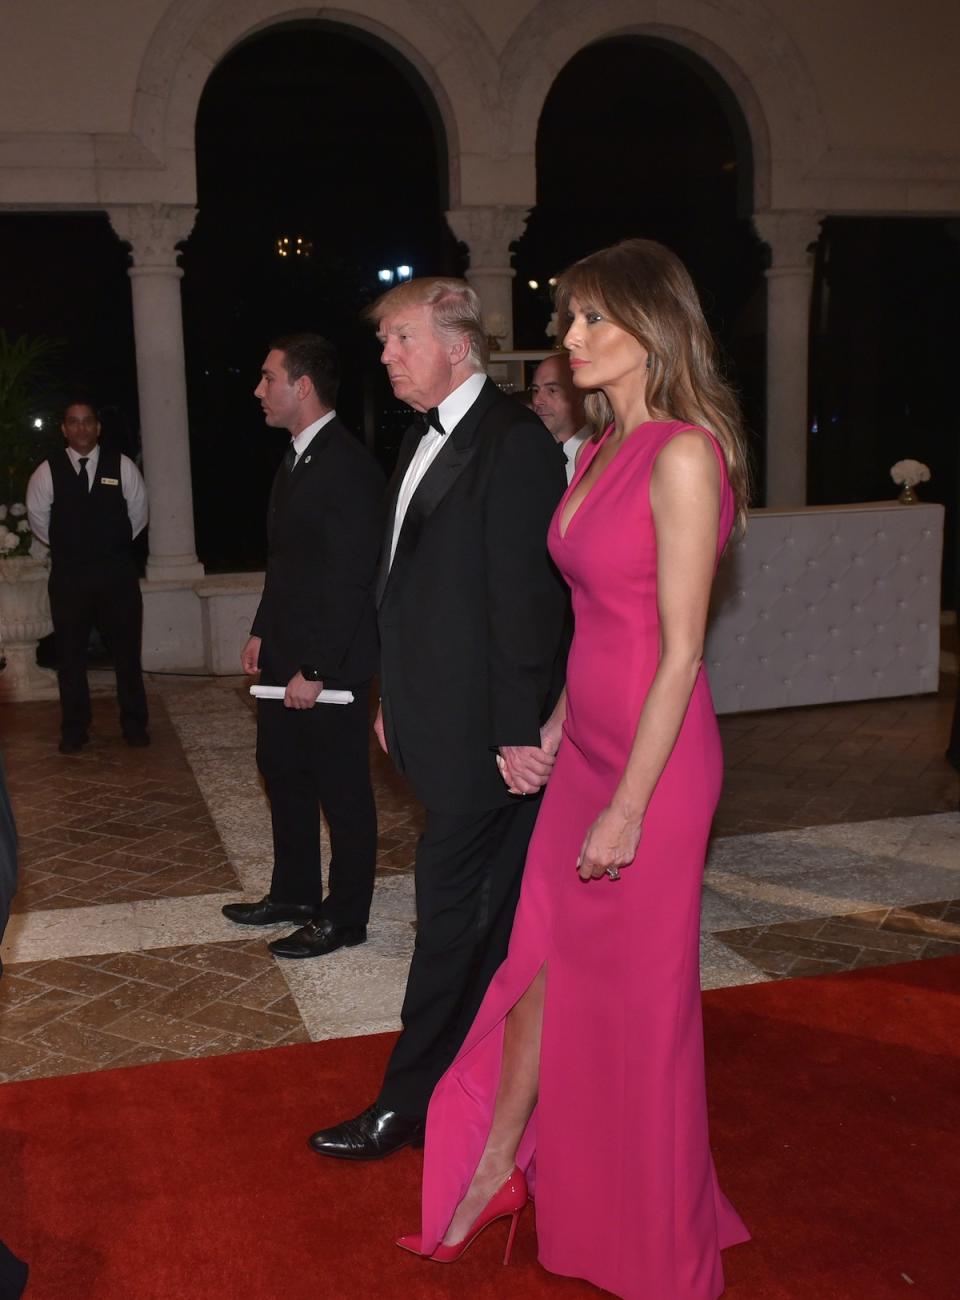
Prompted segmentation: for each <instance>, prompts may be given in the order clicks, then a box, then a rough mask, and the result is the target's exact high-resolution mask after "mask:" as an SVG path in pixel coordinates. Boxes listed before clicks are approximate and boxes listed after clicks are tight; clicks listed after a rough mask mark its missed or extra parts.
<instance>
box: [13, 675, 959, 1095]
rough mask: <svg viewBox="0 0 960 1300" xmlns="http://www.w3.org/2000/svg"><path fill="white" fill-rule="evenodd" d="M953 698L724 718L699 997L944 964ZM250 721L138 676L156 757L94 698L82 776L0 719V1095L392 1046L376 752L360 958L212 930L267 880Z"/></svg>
mask: <svg viewBox="0 0 960 1300" xmlns="http://www.w3.org/2000/svg"><path fill="white" fill-rule="evenodd" d="M955 686H956V679H955V678H953V677H945V678H944V688H943V689H942V690H941V692H940V694H939V695H937V696H928V697H921V698H916V699H906V700H889V701H871V702H864V703H856V704H841V705H834V706H827V707H817V708H811V709H794V710H784V711H779V712H774V713H765V714H752V715H739V716H733V717H727V718H724V719H722V720H721V730H722V732H723V737H724V745H725V751H726V756H727V778H726V784H725V788H724V793H723V797H722V800H721V805H720V808H719V810H718V815H717V822H716V836H717V838H716V840H715V844H714V850H713V854H712V858H711V866H710V868H709V870H708V875H707V888H706V890H705V898H704V925H703V931H704V938H703V950H702V971H703V977H704V983H705V985H707V986H717V985H721V984H732V983H744V982H755V981H757V980H763V979H770V978H784V977H786V976H794V975H799V974H814V973H818V972H821V971H826V970H831V971H832V970H838V969H845V968H853V967H857V966H863V965H871V964H881V963H885V962H888V961H891V960H898V961H901V960H919V959H922V958H924V957H929V956H934V955H939V954H941V953H944V952H952V951H954V950H955V949H956V950H957V951H960V903H957V902H953V901H950V900H952V899H955V898H958V897H960V818H958V817H957V816H956V812H957V800H958V789H960V778H958V775H957V773H956V772H955V771H954V770H953V769H952V768H951V767H950V766H949V764H947V763H946V762H945V760H944V758H943V750H944V748H945V745H946V738H947V734H948V731H949V723H950V717H951V714H952V708H953V691H954V689H955ZM248 703H249V699H248V696H247V694H246V692H245V689H244V688H243V687H242V686H240V685H239V683H238V680H237V679H230V680H227V681H223V680H219V681H217V680H210V679H196V680H190V679H186V678H175V677H173V678H166V679H159V678H155V679H153V681H152V682H151V708H152V723H151V731H152V734H153V738H154V743H153V745H152V747H151V748H150V749H148V750H129V749H128V748H127V747H126V746H125V745H124V744H123V743H122V741H121V739H120V737H119V735H118V734H116V723H115V717H114V708H115V706H114V703H113V700H112V698H111V696H110V693H109V690H107V691H106V693H101V694H99V695H97V697H96V698H95V730H94V737H93V743H92V744H91V746H90V747H89V749H88V750H85V751H84V752H83V754H82V755H80V756H61V755H59V754H57V752H56V733H57V714H56V705H51V704H48V703H43V704H41V703H38V704H25V705H11V706H4V707H3V708H0V747H2V749H3V751H4V755H5V760H6V765H7V772H8V778H9V784H10V788H11V793H12V795H13V800H14V806H15V810H16V813H17V816H18V821H19V825H20V830H21V836H22V861H23V889H22V892H21V895H20V898H19V900H18V909H19V910H18V913H17V915H16V916H14V917H13V918H12V920H11V923H10V927H9V931H8V937H7V941H6V943H5V945H4V950H3V956H4V961H5V963H6V973H5V976H4V978H3V980H0V1081H2V1080H4V1079H14V1078H34V1077H40V1076H43V1075H53V1074H63V1073H71V1072H74V1071H81V1070H96V1069H104V1068H110V1067H113V1066H118V1065H135V1064H141V1063H146V1062H149V1061H154V1060H167V1059H173V1058H176V1057H184V1056H198V1055H212V1054H215V1053H220V1052H230V1051H238V1050H245V1049H250V1048H254V1047H267V1046H274V1045H277V1044H279V1043H287V1042H296V1041H303V1040H305V1039H308V1038H313V1039H317V1038H324V1037H336V1036H339V1035H342V1034H356V1033H367V1032H375V1031H378V1030H382V1029H387V1028H391V1027H393V1026H395V1025H396V1023H397V1015H398V1011H399V1002H400V996H401V994H402V989H403V980H404V976H405V972H406V966H407V962H408V960H409V952H410V947H411V944H412V940H413V931H412V926H411V922H412V920H413V918H414V903H413V891H412V878H411V874H410V869H411V866H412V862H413V853H414V847H415V843H416V837H417V835H418V833H419V829H420V826H421V825H422V813H421V811H420V809H419V808H418V806H417V805H416V803H415V801H414V800H413V799H412V797H411V796H410V794H409V792H408V791H407V789H406V786H405V784H404V782H403V781H402V780H401V779H399V778H398V777H397V776H396V775H395V774H394V773H393V771H392V769H391V768H390V765H389V763H388V762H387V760H385V759H384V757H383V755H381V754H380V752H379V750H378V749H377V748H376V746H375V744H374V745H373V746H372V753H373V767H374V784H375V790H376V797H377V804H378V810H379V814H380V850H379V855H378V870H379V872H380V883H379V885H378V889H377V894H376V897H375V901H374V915H373V917H372V918H371V929H370V940H369V941H368V943H367V944H365V945H363V946H362V947H360V948H356V949H350V950H348V951H347V950H344V951H342V952H340V953H336V954H334V955H333V956H332V957H330V958H325V959H323V960H320V961H313V962H288V963H278V962H276V961H275V960H274V959H273V958H272V957H271V956H270V954H269V952H268V951H267V949H266V941H267V940H268V939H270V938H272V937H274V936H275V935H276V934H278V933H282V932H283V931H284V927H279V928H277V929H272V930H269V931H266V932H259V933H257V934H256V935H254V936H252V937H251V936H249V935H246V934H245V935H243V937H241V938H238V937H237V928H236V927H234V926H231V925H230V924H229V922H227V921H225V920H224V919H223V918H222V917H221V915H220V906H221V905H222V903H223V902H225V901H228V900H229V899H232V898H237V897H241V896H246V897H250V898H257V897H259V896H260V895H261V894H262V893H264V892H265V889H266V885H267V882H268V879H269V863H270V831H269V815H268V810H267V806H266V801H265V799H264V795H263V791H262V788H261V786H260V783H259V780H258V777H257V774H256V769H255V763H254V757H253V755H254V733H255V723H254V717H253V714H252V712H251V709H250V708H249V707H248ZM954 882H955V883H956V886H957V887H956V891H955V892H953V891H952V885H953V884H954ZM947 893H949V894H950V898H949V899H947V900H946V901H942V900H944V899H946V896H947ZM937 900H941V901H937ZM287 928H289V927H287Z"/></svg>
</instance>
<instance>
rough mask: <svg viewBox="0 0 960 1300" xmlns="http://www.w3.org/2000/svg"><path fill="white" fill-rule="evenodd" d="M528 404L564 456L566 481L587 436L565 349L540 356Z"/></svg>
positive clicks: (570, 476) (578, 391) (579, 396)
mask: <svg viewBox="0 0 960 1300" xmlns="http://www.w3.org/2000/svg"><path fill="white" fill-rule="evenodd" d="M530 397H531V399H532V401H531V405H532V407H533V410H534V412H535V413H536V414H537V415H539V417H540V419H541V420H542V421H543V422H544V424H545V425H546V426H547V428H548V429H549V430H550V432H551V433H552V434H553V437H554V440H555V441H556V442H559V444H560V446H561V447H562V448H563V454H564V456H566V458H567V482H568V483H569V482H570V480H571V479H572V478H573V475H574V471H575V470H576V467H577V452H578V451H579V450H580V448H581V447H582V446H583V444H584V443H585V442H586V440H587V438H588V437H589V436H590V430H589V428H587V427H586V426H585V425H584V416H583V393H582V392H581V391H580V390H579V389H578V388H574V386H573V377H572V375H571V373H570V358H569V357H568V356H567V354H566V352H558V353H556V355H554V356H552V357H544V359H543V360H542V361H541V362H540V364H539V365H538V366H537V368H536V370H535V371H534V374H533V383H532V384H531V385H530Z"/></svg>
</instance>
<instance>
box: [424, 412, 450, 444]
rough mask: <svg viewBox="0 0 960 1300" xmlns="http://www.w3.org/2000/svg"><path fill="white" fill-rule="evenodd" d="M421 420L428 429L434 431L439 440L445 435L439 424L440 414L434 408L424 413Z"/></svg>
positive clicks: (444, 430)
mask: <svg viewBox="0 0 960 1300" xmlns="http://www.w3.org/2000/svg"><path fill="white" fill-rule="evenodd" d="M423 418H424V419H425V420H426V422H427V428H428V429H436V431H437V433H439V434H440V436H441V438H442V437H444V436H445V435H446V432H447V431H446V429H445V428H444V427H443V425H442V424H441V423H440V412H439V410H438V409H437V407H435V406H431V407H430V410H429V411H424V413H423Z"/></svg>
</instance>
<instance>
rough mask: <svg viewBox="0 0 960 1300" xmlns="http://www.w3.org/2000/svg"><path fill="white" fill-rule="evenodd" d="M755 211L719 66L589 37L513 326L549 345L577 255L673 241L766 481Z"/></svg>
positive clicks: (527, 238) (524, 244)
mask: <svg viewBox="0 0 960 1300" xmlns="http://www.w3.org/2000/svg"><path fill="white" fill-rule="evenodd" d="M752 211H753V161H752V151H751V145H750V135H749V131H748V128H747V124H746V120H745V118H744V116H743V113H742V111H741V109H740V106H739V104H738V103H737V101H736V99H735V97H734V95H733V94H732V92H731V91H730V89H729V88H728V87H727V85H726V84H725V82H724V81H723V80H722V78H721V77H720V76H719V75H718V74H717V72H716V71H715V70H714V69H713V68H712V67H711V66H710V65H709V64H708V63H706V61H705V60H703V59H701V58H700V57H699V56H697V55H696V54H694V53H692V52H691V51H689V50H686V49H684V48H683V47H682V46H680V45H677V44H674V43H672V42H668V41H665V40H662V39H659V38H653V37H646V36H618V37H615V38H611V39H605V40H601V41H597V42H595V43H594V44H591V45H588V46H586V47H585V48H584V49H582V50H580V51H579V52H578V53H577V54H576V55H574V57H573V58H572V59H570V61H569V62H568V63H567V64H566V65H565V67H564V68H563V69H562V70H561V71H560V73H559V74H558V76H557V77H556V79H555V81H554V83H553V86H552V87H551V89H550V92H549V94H548V95H547V98H546V100H545V102H544V106H543V111H542V113H541V115H540V121H539V127H538V131H537V205H536V207H535V208H534V210H533V212H532V213H531V216H530V220H529V222H528V224H527V229H526V231H525V233H524V236H523V238H522V239H521V240H520V241H519V243H518V246H517V253H516V267H517V291H516V303H517V322H516V329H517V338H518V340H519V341H520V344H521V346H526V347H539V346H543V345H544V343H545V341H546V340H545V336H544V327H545V325H546V322H547V319H548V316H549V314H550V310H551V307H550V297H549V279H550V277H551V276H553V275H555V274H556V273H557V271H558V270H561V269H562V268H563V267H564V266H567V265H569V263H570V262H572V261H575V260H576V258H578V257H582V256H583V255H584V254H586V253H588V252H591V251H592V250H594V249H596V248H601V247H603V246H605V245H607V244H611V243H614V242H615V241H616V240H618V239H624V238H628V237H631V236H642V237H644V238H651V239H657V240H660V241H661V242H662V243H664V244H667V245H668V246H669V247H671V248H672V249H674V250H675V251H676V252H677V253H678V254H679V255H680V256H681V257H682V258H683V260H684V261H685V263H686V264H687V266H688V267H689V269H690V271H691V273H692V275H693V277H694V279H695V281H696V283H697V286H698V288H699V290H700V294H701V298H702V300H703V305H704V308H705V310H706V313H707V317H708V319H709V320H710V323H711V325H712V327H713V329H714V331H715V333H716V335H717V337H718V339H719V341H720V343H721V346H722V347H723V349H724V351H725V353H726V355H727V358H728V360H729V363H730V368H731V370H732V377H733V378H734V381H735V382H736V384H737V385H738V386H739V388H740V390H741V393H742V396H743V400H744V406H745V409H746V413H747V421H748V424H749V426H750V428H751V430H752V431H753V432H754V442H755V447H754V457H755V461H756V462H757V480H758V482H762V470H763V466H762V463H761V462H762V444H761V439H760V437H759V431H760V429H761V427H762V420H763V397H764V394H763V381H764V348H765V340H764V323H765V318H764V282H763V266H764V257H763V249H762V246H761V245H760V242H759V240H758V239H757V237H756V235H755V233H754V232H753V229H752V226H751V222H750V218H751V216H752ZM531 282H534V283H535V284H536V286H537V287H536V288H531Z"/></svg>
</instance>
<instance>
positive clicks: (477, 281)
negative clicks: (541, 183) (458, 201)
mask: <svg viewBox="0 0 960 1300" xmlns="http://www.w3.org/2000/svg"><path fill="white" fill-rule="evenodd" d="M529 215H530V209H529V208H521V207H514V206H513V205H508V204H504V203H498V204H496V205H493V206H490V207H469V208H454V209H453V210H452V211H451V212H448V213H447V222H448V224H449V226H450V229H451V230H452V231H453V233H454V234H455V235H456V237H457V239H459V240H461V241H462V242H463V243H464V244H466V245H467V247H468V248H469V250H470V269H469V270H468V271H467V279H468V280H469V281H470V284H471V285H472V286H473V288H474V289H476V291H477V293H478V294H479V296H480V302H481V303H482V305H483V317H484V321H485V322H486V324H487V332H488V333H490V334H496V335H498V336H499V341H500V347H501V349H502V350H503V351H504V352H509V351H510V349H511V348H512V347H513V278H514V276H515V275H516V271H514V269H513V267H512V266H511V265H510V246H511V244H514V243H516V241H517V240H518V239H519V238H520V236H521V235H522V234H523V228H524V226H525V225H526V224H527V217H528V216H529Z"/></svg>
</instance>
